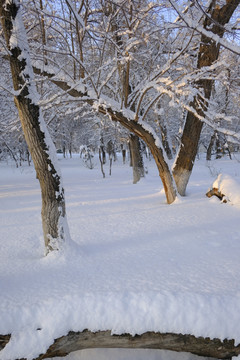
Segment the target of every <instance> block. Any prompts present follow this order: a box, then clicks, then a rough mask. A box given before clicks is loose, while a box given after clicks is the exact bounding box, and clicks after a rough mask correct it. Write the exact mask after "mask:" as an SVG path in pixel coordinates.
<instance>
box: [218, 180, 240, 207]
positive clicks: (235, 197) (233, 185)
mask: <svg viewBox="0 0 240 360" xmlns="http://www.w3.org/2000/svg"><path fill="white" fill-rule="evenodd" d="M212 188H217V189H218V190H219V191H220V192H221V193H222V194H224V195H225V198H226V200H227V201H229V202H230V203H231V204H233V205H240V183H238V182H237V181H236V180H234V179H233V178H232V177H231V176H230V175H227V174H219V175H218V177H217V179H216V180H215V181H214V183H213V185H212Z"/></svg>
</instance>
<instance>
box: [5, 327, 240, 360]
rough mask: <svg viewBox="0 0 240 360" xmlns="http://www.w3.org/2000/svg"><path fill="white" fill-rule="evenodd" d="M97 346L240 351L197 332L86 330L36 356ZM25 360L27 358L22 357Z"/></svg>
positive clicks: (220, 353) (219, 354)
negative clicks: (201, 335) (195, 333)
mask: <svg viewBox="0 0 240 360" xmlns="http://www.w3.org/2000/svg"><path fill="white" fill-rule="evenodd" d="M9 340H10V335H5V336H1V335H0V350H1V349H3V348H4V346H5V345H6V344H7V343H8V341H9ZM93 348H125V349H161V350H171V351H178V352H190V353H192V354H195V355H199V356H204V357H213V358H217V359H231V357H232V356H238V355H239V354H240V345H237V346H235V345H234V340H227V339H225V340H223V341H221V340H219V339H210V338H204V337H195V336H193V335H183V334H174V333H155V332H150V331H149V332H146V333H143V334H141V335H135V336H132V335H130V334H122V335H111V331H110V330H108V331H97V332H91V331H88V330H84V331H82V332H73V331H70V332H69V333H68V334H67V335H65V336H62V337H60V338H58V339H56V340H55V341H54V343H53V344H52V345H51V346H50V347H49V348H48V350H47V352H46V353H45V354H41V355H39V357H38V358H36V359H35V360H42V359H46V358H53V357H56V356H66V355H68V354H69V353H71V352H73V351H77V350H82V349H93ZM22 360H24V359H22Z"/></svg>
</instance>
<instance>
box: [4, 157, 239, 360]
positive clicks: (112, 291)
mask: <svg viewBox="0 0 240 360" xmlns="http://www.w3.org/2000/svg"><path fill="white" fill-rule="evenodd" d="M239 158H240V156H239ZM59 163H60V166H61V169H62V174H63V181H64V185H65V192H66V201H67V214H68V222H69V227H70V232H71V237H72V240H73V241H74V243H71V244H70V245H69V246H68V247H67V249H66V251H65V252H64V253H52V254H50V255H48V256H47V257H44V256H43V254H44V242H43V236H42V229H41V214H40V213H41V198H40V190H39V185H38V181H37V180H36V176H35V173H34V170H33V168H32V167H30V168H29V167H27V166H24V167H23V168H19V169H16V168H15V167H14V165H9V164H8V165H7V164H6V163H0V239H1V242H0V289H1V291H0V319H1V321H0V334H8V333H11V334H12V338H11V340H10V342H9V344H8V345H7V346H6V347H5V349H4V350H3V351H2V352H0V359H1V360H10V359H15V358H21V357H27V358H29V359H31V358H33V357H36V356H38V355H39V353H44V352H45V351H46V350H47V348H48V347H49V345H50V344H51V343H52V342H53V340H54V339H55V338H57V337H59V336H62V335H64V334H67V333H68V331H69V330H74V331H81V330H83V329H89V330H93V331H94V330H106V329H111V330H112V332H113V333H115V334H120V333H122V332H125V333H126V332H127V333H131V334H140V333H143V332H145V331H148V330H152V331H160V332H174V333H186V334H193V335H195V336H205V337H206V336H209V337H211V338H215V337H217V338H220V339H224V338H234V339H236V342H237V343H240V326H239V324H240V282H239V279H240V262H239V258H240V227H239V219H240V196H239V195H240V163H239V161H238V160H237V158H236V157H235V158H234V159H233V160H232V161H231V160H229V159H228V158H225V159H222V160H215V161H212V162H210V163H206V161H205V160H203V159H202V160H198V161H196V165H195V167H194V172H193V175H192V177H191V179H190V183H189V186H188V192H187V196H186V197H184V198H178V199H177V200H176V202H175V203H174V204H172V205H167V204H166V202H165V195H164V193H163V191H162V184H161V182H160V179H159V177H158V174H157V169H156V168H155V165H154V162H153V161H150V162H148V161H146V165H147V167H148V174H147V175H146V178H145V179H143V180H141V182H140V183H138V184H136V185H133V184H132V175H131V169H130V168H129V165H128V164H126V165H123V164H122V162H121V159H120V157H119V160H118V161H117V162H116V163H114V164H113V168H112V176H111V177H110V176H109V175H107V176H106V178H105V179H103V178H102V175H101V172H100V168H99V166H98V165H97V166H96V167H95V168H94V169H93V170H89V169H87V168H86V167H84V166H83V164H82V161H81V160H80V159H79V157H78V156H76V157H74V158H73V159H63V158H60V159H59ZM105 171H106V173H107V172H108V165H106V166H105ZM219 174H228V175H230V177H227V176H225V175H224V176H223V177H221V179H223V180H221V181H222V184H225V186H224V187H223V189H228V190H227V191H230V190H231V189H230V190H229V186H230V185H231V184H234V193H233V192H232V193H231V194H230V196H229V199H230V200H231V202H229V203H227V204H223V203H221V202H220V201H219V200H218V199H217V198H214V197H213V198H210V199H209V198H207V197H206V196H205V193H206V191H207V190H208V188H209V187H210V186H211V185H212V183H213V182H214V181H215V180H216V178H217V177H218V175H219ZM218 181H220V180H218ZM238 184H239V187H238ZM227 185H228V186H227ZM230 192H231V191H230ZM142 351H143V350H135V351H134V352H133V350H131V352H130V350H121V351H119V350H118V351H117V350H84V351H81V352H78V353H77V354H72V355H69V356H68V357H67V358H68V359H74V360H75V359H82V360H83V359H84V360H85V359H91V360H93V359H98V360H101V359H115V360H122V359H131V360H133V359H138V360H140V359H143V358H144V359H146V358H148V359H151V360H153V359H157V358H158V359H161V358H162V359H166V358H168V359H169V360H170V359H177V357H176V354H174V353H171V352H168V353H166V352H161V351H160V350H159V351H157V350H155V351H153V350H145V351H148V352H147V355H146V353H145V352H142ZM129 354H131V355H129ZM166 354H168V355H166ZM161 356H162V357H161ZM167 356H168V357H167ZM178 358H179V359H181V360H187V359H190V358H191V359H193V355H189V354H180V355H179V357H178Z"/></svg>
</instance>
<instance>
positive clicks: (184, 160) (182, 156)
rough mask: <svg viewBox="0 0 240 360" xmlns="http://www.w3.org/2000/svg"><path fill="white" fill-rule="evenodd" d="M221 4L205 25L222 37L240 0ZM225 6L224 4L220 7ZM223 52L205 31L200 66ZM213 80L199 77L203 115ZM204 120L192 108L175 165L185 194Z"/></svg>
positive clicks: (195, 106) (195, 102)
mask: <svg viewBox="0 0 240 360" xmlns="http://www.w3.org/2000/svg"><path fill="white" fill-rule="evenodd" d="M223 3H224V5H223V6H221V4H220V1H215V0H213V1H211V4H210V6H209V9H208V14H207V15H206V18H205V21H204V24H203V25H204V28H205V29H206V30H209V31H211V32H212V33H213V34H217V35H218V36H220V37H222V36H223V34H224V25H225V24H227V23H228V22H229V20H230V18H231V16H232V14H233V12H234V11H235V9H236V8H237V6H238V5H239V4H240V0H228V1H226V2H223ZM220 6H221V7H220ZM218 55H219V44H216V42H215V41H214V40H212V39H210V38H208V37H207V36H205V35H202V37H201V45H200V48H199V53H198V63H197V68H198V69H201V68H203V67H205V66H210V65H212V64H213V63H214V62H215V61H216V60H217V59H218ZM212 85H213V80H207V79H203V80H199V81H198V83H197V86H198V87H199V89H201V91H202V92H203V95H204V98H205V99H203V98H201V97H200V96H198V97H195V98H194V100H193V102H192V104H191V106H192V108H193V109H194V110H195V111H196V112H197V113H198V114H199V115H200V116H202V117H204V110H206V109H207V106H208V104H207V100H208V99H210V96H211V91H212ZM199 101H200V102H202V107H199ZM202 126H203V123H202V122H201V121H200V120H199V119H198V117H197V116H195V115H193V114H192V113H191V112H188V114H187V117H186V123H185V127H184V130H183V135H182V139H181V145H180V149H179V153H178V156H177V160H176V162H175V166H174V169H173V176H174V179H175V182H176V185H177V189H178V192H179V193H180V194H181V195H185V191H186V187H187V184H188V180H189V177H190V175H191V172H192V168H193V164H194V161H195V157H196V154H197V150H198V143H199V138H200V134H201V130H202Z"/></svg>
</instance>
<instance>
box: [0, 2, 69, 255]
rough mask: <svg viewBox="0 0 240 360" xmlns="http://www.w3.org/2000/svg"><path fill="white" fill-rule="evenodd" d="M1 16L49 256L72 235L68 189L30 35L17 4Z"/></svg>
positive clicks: (7, 5)
mask: <svg viewBox="0 0 240 360" xmlns="http://www.w3.org/2000/svg"><path fill="white" fill-rule="evenodd" d="M0 16H1V22H2V28H3V31H4V36H5V40H6V44H7V47H8V50H9V61H10V67H11V73H12V81H13V86H14V90H15V92H16V95H15V104H16V106H17V108H18V112H19V117H20V120H21V124H22V128H23V132H24V135H25V139H26V142H27V144H28V148H29V151H30V154H31V157H32V160H33V163H34V166H35V170H36V175H37V178H38V180H39V183H40V187H41V194H42V226H43V234H44V240H45V246H46V253H48V252H49V251H52V250H59V249H60V248H61V246H62V244H63V243H64V241H65V237H66V235H67V234H68V227H67V222H66V212H65V198H64V189H63V187H62V184H61V177H60V173H59V170H58V169H57V158H56V149H55V146H54V145H53V143H52V141H51V139H50V136H49V133H48V131H47V129H46V126H45V123H44V120H43V118H42V113H41V109H40V108H39V106H38V93H37V90H36V86H35V82H34V78H33V71H32V67H31V63H30V58H29V49H28V44H27V36H26V31H25V29H24V25H23V21H22V15H21V9H20V4H19V2H18V1H17V0H8V1H5V0H0Z"/></svg>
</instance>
